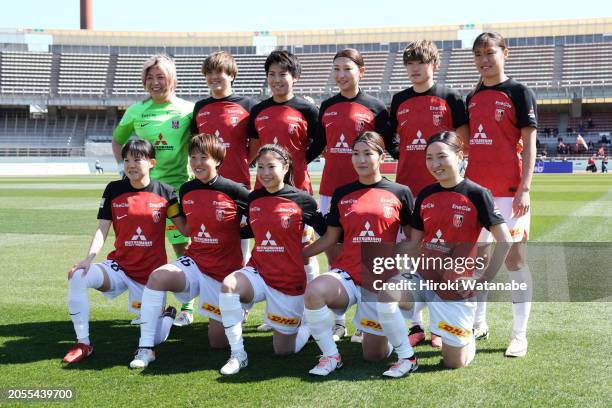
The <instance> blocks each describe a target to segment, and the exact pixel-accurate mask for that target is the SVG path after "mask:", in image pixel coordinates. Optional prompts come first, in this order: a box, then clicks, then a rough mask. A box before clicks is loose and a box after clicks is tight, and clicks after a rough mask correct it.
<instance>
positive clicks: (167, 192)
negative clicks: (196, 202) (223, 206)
mask: <svg viewBox="0 0 612 408" xmlns="http://www.w3.org/2000/svg"><path fill="white" fill-rule="evenodd" d="M121 156H122V157H123V164H124V166H123V168H124V169H125V175H126V178H124V179H122V180H118V181H113V182H111V183H109V184H108V185H107V186H106V189H105V190H104V194H103V195H102V201H101V203H100V209H99V211H98V220H99V222H98V228H97V229H96V232H95V233H94V236H93V239H92V241H91V245H90V246H89V252H88V254H87V257H86V258H85V259H83V260H82V261H80V262H79V263H77V264H76V265H74V266H73V267H72V268H71V269H70V271H69V272H68V280H69V281H68V310H69V312H70V318H71V319H72V323H73V324H74V331H75V332H76V336H77V344H75V345H74V346H73V347H72V348H71V349H70V350H69V351H68V353H67V354H66V356H65V357H64V361H65V362H67V363H76V362H77V361H81V360H83V359H85V358H87V357H89V356H90V355H91V353H93V346H92V345H91V344H90V341H89V299H88V296H87V290H88V289H89V288H93V289H96V290H99V291H100V292H102V293H103V294H104V296H106V297H107V298H108V299H114V298H115V297H117V296H119V295H120V294H122V293H123V292H125V291H126V290H127V291H128V292H129V307H128V309H129V310H130V312H133V313H138V312H139V309H140V304H141V298H142V291H143V288H144V284H145V283H146V282H147V278H148V277H149V274H150V273H151V271H152V270H153V269H155V268H157V267H159V266H160V265H163V264H164V263H166V262H167V259H166V246H165V242H164V231H165V220H166V218H169V219H172V221H173V222H175V223H176V225H177V226H178V227H179V228H180V229H181V230H185V219H184V217H182V216H180V212H179V206H178V202H177V198H176V193H175V192H174V189H173V188H172V187H171V186H169V185H166V184H162V183H160V182H159V181H157V180H154V179H151V178H150V175H149V174H150V171H151V169H152V168H153V166H154V165H155V150H154V149H153V146H152V145H151V143H149V142H148V141H146V140H137V141H135V140H134V141H130V142H128V143H127V144H126V145H125V146H123V149H122V150H121ZM111 225H112V226H113V230H114V231H115V236H116V238H115V249H114V250H113V251H112V252H111V253H110V254H108V256H107V260H106V261H104V262H102V263H97V264H94V265H92V261H93V259H94V258H95V257H96V255H97V254H98V252H100V250H101V249H102V246H103V245H104V241H106V237H107V235H108V231H109V229H110V227H111ZM162 308H163V302H162V303H160V304H159V305H158V308H156V309H155V310H153V313H152V318H151V321H152V332H153V340H154V342H155V343H160V342H161V341H163V340H165V338H166V337H167V336H168V333H169V332H170V327H171V326H172V320H174V316H173V314H176V310H174V308H172V307H170V308H168V309H166V311H167V312H168V313H167V315H168V318H166V319H162V318H161V317H160V312H161V311H162Z"/></svg>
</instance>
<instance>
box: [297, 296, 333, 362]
mask: <svg viewBox="0 0 612 408" xmlns="http://www.w3.org/2000/svg"><path fill="white" fill-rule="evenodd" d="M304 320H306V325H307V326H308V329H310V333H311V334H312V337H313V338H314V339H315V341H316V342H317V345H318V346H319V348H320V349H321V353H322V354H323V355H324V356H335V355H336V354H338V347H337V346H336V343H335V342H334V337H333V334H332V320H331V315H330V310H329V308H328V307H327V306H323V307H322V308H321V309H308V308H305V309H304Z"/></svg>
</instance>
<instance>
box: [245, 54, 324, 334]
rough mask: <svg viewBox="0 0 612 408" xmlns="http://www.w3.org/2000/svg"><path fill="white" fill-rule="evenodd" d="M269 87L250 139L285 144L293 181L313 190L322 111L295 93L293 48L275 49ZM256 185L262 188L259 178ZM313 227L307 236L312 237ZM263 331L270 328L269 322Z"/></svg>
mask: <svg viewBox="0 0 612 408" xmlns="http://www.w3.org/2000/svg"><path fill="white" fill-rule="evenodd" d="M264 69H265V71H266V78H267V81H268V87H269V88H270V92H271V93H272V97H271V98H268V99H266V100H264V101H262V102H261V103H259V104H257V105H255V106H254V107H253V109H252V110H251V116H250V118H249V138H250V139H251V140H258V141H259V145H260V146H263V145H265V144H278V145H280V146H282V147H284V148H285V149H286V150H287V151H288V152H289V154H290V155H291V158H292V160H293V178H294V180H293V182H294V186H295V187H297V188H298V189H300V190H306V191H308V192H309V193H310V194H312V193H313V191H312V185H311V183H310V175H309V174H308V166H307V160H306V152H307V150H308V146H309V145H310V144H311V143H312V140H313V139H314V135H315V132H316V129H317V116H318V110H317V108H316V106H314V105H313V104H312V103H311V102H309V101H307V100H306V99H304V98H301V97H299V96H297V95H295V94H294V93H293V86H294V85H295V83H296V82H297V81H298V80H299V78H300V75H301V72H302V67H301V65H300V61H299V60H298V59H297V57H296V56H295V55H293V54H292V53H290V52H289V51H272V52H271V53H270V55H268V58H266V62H265V65H264ZM255 187H256V188H259V187H261V184H260V182H259V181H257V183H256V184H255ZM312 235H313V234H312V229H310V228H308V229H307V230H306V236H312ZM305 269H306V273H307V275H308V276H309V280H311V279H312V278H313V277H314V276H317V275H318V274H319V264H318V262H317V259H316V258H312V259H310V260H309V261H308V264H307V265H305ZM258 330H259V331H267V330H270V327H269V326H268V325H266V324H265V323H264V324H263V325H261V326H260V327H258Z"/></svg>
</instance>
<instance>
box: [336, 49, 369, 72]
mask: <svg viewBox="0 0 612 408" xmlns="http://www.w3.org/2000/svg"><path fill="white" fill-rule="evenodd" d="M338 58H348V59H350V60H351V61H353V62H354V63H355V64H357V66H358V67H359V68H361V67H364V66H365V63H364V62H363V57H362V56H361V53H360V52H359V51H357V50H356V49H354V48H345V49H343V50H340V51H338V52H337V53H336V55H334V61H335V60H337V59H338Z"/></svg>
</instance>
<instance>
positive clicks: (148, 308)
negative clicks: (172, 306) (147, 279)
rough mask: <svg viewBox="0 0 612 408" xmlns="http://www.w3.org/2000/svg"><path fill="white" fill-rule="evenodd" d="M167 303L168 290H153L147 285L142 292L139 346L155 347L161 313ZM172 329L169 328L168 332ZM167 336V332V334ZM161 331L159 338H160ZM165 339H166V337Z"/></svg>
mask: <svg viewBox="0 0 612 408" xmlns="http://www.w3.org/2000/svg"><path fill="white" fill-rule="evenodd" d="M165 303H166V292H165V291H161V290H153V289H149V288H147V287H145V288H144V291H143V292H142V303H141V306H140V320H141V321H142V323H141V324H140V341H139V342H138V347H149V348H151V347H153V346H155V344H158V342H156V338H155V337H156V334H157V333H158V327H159V326H160V320H162V319H160V313H161V311H162V309H163V307H164V304H165ZM169 332H170V330H168V333H169ZM165 335H166V337H167V333H166V334H165ZM160 337H161V333H160V334H159V335H158V338H157V340H160ZM164 340H165V339H164Z"/></svg>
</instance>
